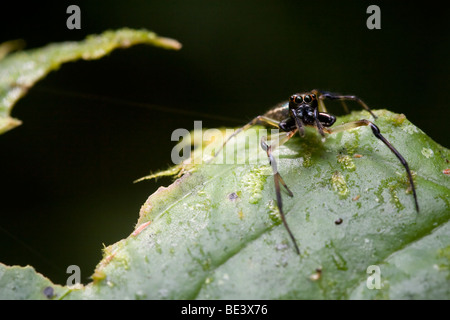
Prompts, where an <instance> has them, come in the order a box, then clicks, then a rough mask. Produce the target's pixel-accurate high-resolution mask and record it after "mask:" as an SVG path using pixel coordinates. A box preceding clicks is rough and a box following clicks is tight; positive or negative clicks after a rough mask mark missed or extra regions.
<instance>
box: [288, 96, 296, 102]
mask: <svg viewBox="0 0 450 320" xmlns="http://www.w3.org/2000/svg"><path fill="white" fill-rule="evenodd" d="M294 99H295V94H293V95H292V96H290V97H289V101H290V102H294Z"/></svg>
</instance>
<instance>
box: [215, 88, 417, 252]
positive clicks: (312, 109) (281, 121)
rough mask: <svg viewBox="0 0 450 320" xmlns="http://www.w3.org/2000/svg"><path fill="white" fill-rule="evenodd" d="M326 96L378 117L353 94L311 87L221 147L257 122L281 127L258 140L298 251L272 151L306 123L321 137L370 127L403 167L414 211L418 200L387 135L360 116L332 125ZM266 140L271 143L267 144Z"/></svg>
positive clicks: (261, 117) (280, 210) (411, 182)
mask: <svg viewBox="0 0 450 320" xmlns="http://www.w3.org/2000/svg"><path fill="white" fill-rule="evenodd" d="M325 99H329V100H339V101H341V102H342V104H343V106H344V108H345V110H346V111H347V112H348V109H347V106H346V105H345V102H344V101H345V100H352V101H356V102H357V103H359V104H360V105H361V106H362V107H363V108H364V109H365V110H367V111H368V112H369V113H370V114H371V115H372V116H373V118H374V119H376V118H377V117H376V115H375V114H374V113H373V112H372V111H371V110H370V108H369V107H368V106H367V105H366V104H365V103H364V102H363V101H362V100H361V99H359V98H358V97H356V96H352V95H350V96H349V95H339V94H335V93H330V92H323V91H319V90H312V91H310V92H305V93H296V94H293V95H291V96H290V98H289V102H288V103H284V104H281V105H278V106H276V107H274V108H272V109H270V110H269V111H267V112H266V113H265V114H263V115H260V116H257V117H256V118H254V119H253V120H252V121H250V122H249V123H247V124H246V125H245V126H243V127H242V128H240V129H238V130H237V131H236V132H235V133H234V134H233V135H231V136H230V137H229V138H228V140H226V141H225V143H224V144H223V146H225V144H226V143H227V142H228V141H229V140H230V139H231V138H233V137H234V136H235V135H237V134H238V133H239V132H241V131H243V130H247V129H248V128H250V127H252V126H254V125H256V124H262V125H265V126H272V127H275V128H278V129H280V130H281V132H282V133H281V134H280V135H278V137H277V138H278V140H276V142H274V140H273V139H272V138H271V137H263V138H262V139H261V147H262V148H263V149H264V150H265V151H266V152H267V156H268V158H269V162H270V164H271V166H272V170H273V176H274V182H275V192H276V198H277V205H278V210H279V212H280V216H281V219H282V221H283V224H284V226H285V227H286V229H287V231H288V233H289V236H290V237H291V239H292V241H293V243H294V246H295V249H296V251H297V253H300V250H299V248H298V246H297V243H296V241H295V238H294V236H293V234H292V232H291V230H290V229H289V226H288V224H287V222H286V219H285V216H284V212H283V204H282V198H281V190H280V184H281V185H282V186H283V187H284V188H285V189H286V191H287V192H288V194H289V195H290V196H293V193H292V192H291V191H290V190H289V188H288V187H287V185H286V183H285V182H284V181H283V179H282V178H281V175H280V174H279V172H278V170H277V164H276V161H275V158H274V157H273V155H272V152H273V150H274V149H275V148H277V147H279V146H280V145H282V144H284V143H285V142H286V141H288V140H289V139H290V138H291V137H292V136H293V135H294V134H295V133H297V132H298V133H299V135H300V136H301V137H304V135H305V131H304V130H305V126H312V127H315V128H316V129H317V131H318V132H319V133H320V134H321V135H322V137H325V134H334V133H338V132H342V131H346V130H350V129H354V128H357V127H361V126H369V127H370V128H371V129H372V133H373V134H374V136H375V137H376V138H378V139H379V140H381V141H382V142H383V143H384V144H385V145H386V146H387V147H388V148H389V149H390V150H391V151H392V153H393V154H394V155H395V156H396V157H397V158H398V159H399V161H400V162H401V164H402V165H403V167H404V168H405V170H406V173H407V175H408V179H409V183H410V185H411V189H412V192H413V195H414V202H415V206H416V210H417V212H418V211H419V203H418V201H417V195H416V190H415V187H414V181H413V178H412V174H411V171H410V169H409V166H408V163H407V162H406V160H405V159H404V158H403V156H402V155H401V154H400V153H399V152H398V151H397V149H395V148H394V147H393V146H392V145H391V144H390V143H389V141H387V140H386V138H384V136H383V135H382V134H381V132H380V129H379V128H378V127H377V126H376V125H375V124H374V123H373V122H371V121H369V120H366V119H362V120H358V121H353V122H348V123H344V124H341V125H338V126H335V127H333V125H334V123H335V122H336V117H335V116H333V115H332V114H330V113H328V112H327V110H326V108H325V105H324V103H323V100H325ZM269 141H270V143H268V142H269ZM223 146H222V148H223ZM222 148H221V149H220V150H219V152H220V151H221V150H222Z"/></svg>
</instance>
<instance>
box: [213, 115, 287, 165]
mask: <svg viewBox="0 0 450 320" xmlns="http://www.w3.org/2000/svg"><path fill="white" fill-rule="evenodd" d="M278 123H279V121H277V120H275V119H272V118H269V117H265V116H257V117H256V118H254V119H253V120H252V121H250V122H249V123H247V124H246V125H245V126H243V127H241V128H239V129H237V130H236V131H235V132H233V134H232V135H231V136H229V137H228V139H227V140H225V142H224V143H223V144H222V146H221V147H220V148H219V150H217V152H216V153H215V154H214V157H213V159H214V158H215V157H217V155H218V154H219V153H220V152H221V151H222V150H223V148H224V147H225V145H226V144H227V143H228V141H230V140H231V139H232V138H234V137H235V136H237V135H238V134H239V133H241V132H242V131H245V130H247V129H249V128H251V127H253V126H255V125H257V124H262V125H267V126H272V127H275V128H279V126H278ZM211 160H212V159H211ZM211 160H210V161H211Z"/></svg>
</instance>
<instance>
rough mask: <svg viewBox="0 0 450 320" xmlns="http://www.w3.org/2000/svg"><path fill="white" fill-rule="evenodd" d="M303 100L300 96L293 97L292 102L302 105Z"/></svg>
mask: <svg viewBox="0 0 450 320" xmlns="http://www.w3.org/2000/svg"><path fill="white" fill-rule="evenodd" d="M302 101H303V99H302V97H301V96H295V99H294V102H295V103H302Z"/></svg>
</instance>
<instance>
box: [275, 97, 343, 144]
mask: <svg viewBox="0 0 450 320" xmlns="http://www.w3.org/2000/svg"><path fill="white" fill-rule="evenodd" d="M318 101H319V100H318V96H317V93H316V91H312V92H308V93H296V94H293V95H292V96H290V98H289V103H288V108H289V118H287V119H285V120H282V121H281V122H280V123H279V127H280V129H282V130H284V131H292V130H294V129H295V128H296V129H297V130H298V132H299V134H300V136H302V137H303V136H304V135H305V131H304V130H305V129H304V126H316V127H317V129H318V130H319V133H320V134H321V135H322V136H324V135H325V134H324V132H323V128H324V127H331V126H332V125H333V124H334V123H335V122H336V117H335V116H333V115H331V114H328V113H325V112H319V102H318Z"/></svg>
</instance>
